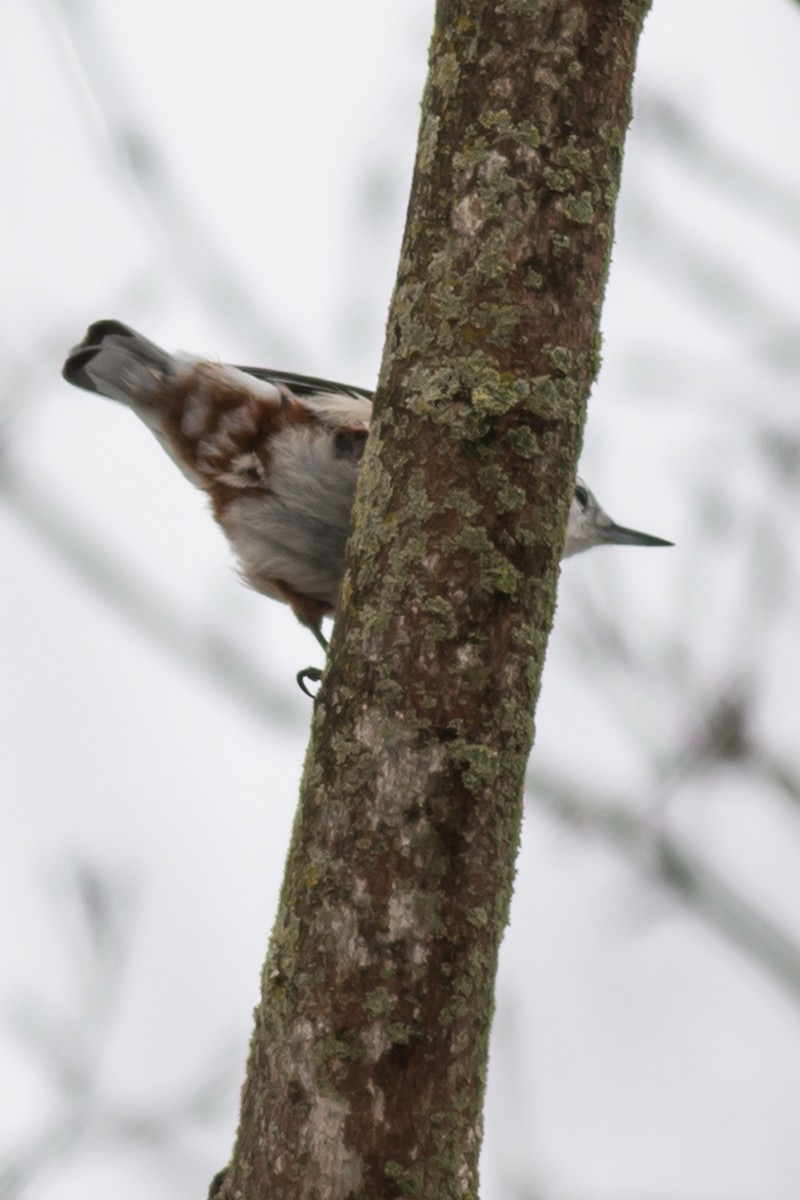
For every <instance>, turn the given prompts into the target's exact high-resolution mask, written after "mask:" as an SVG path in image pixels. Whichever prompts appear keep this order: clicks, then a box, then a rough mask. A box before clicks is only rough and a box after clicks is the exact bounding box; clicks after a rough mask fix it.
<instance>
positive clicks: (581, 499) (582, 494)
mask: <svg viewBox="0 0 800 1200" xmlns="http://www.w3.org/2000/svg"><path fill="white" fill-rule="evenodd" d="M575 499H576V500H577V501H578V504H580V506H581V508H582V510H583V511H584V512H586V505H587V504H588V503H589V493H588V491H587V490H586V488H585V487H584V486H583V484H582V483H576V484H575Z"/></svg>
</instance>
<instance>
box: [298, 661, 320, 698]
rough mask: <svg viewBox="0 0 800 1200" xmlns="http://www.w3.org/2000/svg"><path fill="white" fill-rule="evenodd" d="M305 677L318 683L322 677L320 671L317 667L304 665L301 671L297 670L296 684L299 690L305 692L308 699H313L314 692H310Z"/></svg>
mask: <svg viewBox="0 0 800 1200" xmlns="http://www.w3.org/2000/svg"><path fill="white" fill-rule="evenodd" d="M307 679H310V680H311V681H312V683H319V681H320V679H322V671H321V670H320V669H319V667H304V668H303V670H302V671H298V672H297V686H298V687H299V688H300V691H301V692H305V694H306V695H307V696H308V697H309V699H310V700H313V699H314V697H315V694H316V693H314V692H310V691H309V690H308V688H307V687H306V680H307Z"/></svg>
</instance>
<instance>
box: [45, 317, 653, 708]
mask: <svg viewBox="0 0 800 1200" xmlns="http://www.w3.org/2000/svg"><path fill="white" fill-rule="evenodd" d="M62 374H63V376H64V378H65V379H66V380H67V381H68V382H69V383H71V384H74V385H75V386H76V387H79V388H83V389H84V390H85V391H88V392H95V393H98V394H99V395H101V396H105V397H107V398H109V399H111V400H117V401H120V402H121V403H123V404H125V405H126V406H127V407H128V408H130V409H132V410H133V412H134V413H136V415H137V416H138V417H139V418H140V419H141V420H142V421H143V422H144V423H145V425H147V426H148V428H149V429H151V430H152V432H153V433H154V434H155V436H156V437H157V439H158V440H159V442H160V443H161V445H162V446H163V447H164V449H165V450H166V452H167V453H168V454H169V456H170V458H172V460H173V462H175V463H176V465H177V466H178V467H179V468H180V469H181V471H182V472H183V473H184V475H186V476H187V477H188V479H189V480H190V481H191V482H192V483H194V484H195V486H197V487H198V488H200V490H201V491H203V492H205V494H206V495H207V497H208V499H209V501H210V505H211V511H212V513H213V515H214V517H215V519H216V520H217V522H218V524H219V525H220V526H221V527H222V530H223V532H224V533H225V534H226V536H227V539H228V541H229V543H230V545H231V547H232V549H233V552H234V554H235V556H236V558H237V560H238V564H239V569H240V573H241V575H242V577H243V579H244V580H245V581H246V582H247V583H248V584H249V585H250V586H251V587H252V588H254V589H255V591H257V592H260V593H262V594H263V595H266V596H270V597H272V598H273V599H276V600H280V601H283V602H284V603H285V604H288V605H289V607H290V608H291V609H292V610H293V611H294V614H295V616H296V617H297V619H298V620H299V621H300V622H301V624H303V625H305V626H306V627H307V628H308V629H309V630H310V631H311V633H312V634H313V635H314V637H315V638H316V639H317V641H318V642H319V644H320V645H321V646H322V647H323V649H324V650H327V645H328V643H327V639H326V638H325V636H324V634H323V633H322V619H323V617H329V616H334V615H335V613H336V608H337V603H338V598H339V588H340V585H341V581H342V576H343V574H344V562H345V548H346V544H347V538H348V535H349V532H350V521H351V512H352V507H353V499H354V496H355V488H356V480H357V477H358V468H359V464H360V462H361V458H362V456H363V453H364V446H365V443H366V439H367V434H368V432H369V422H370V416H371V413H372V397H373V393H372V392H370V391H366V390H364V389H363V388H359V387H351V386H350V385H348V384H341V383H334V382H331V381H330V380H325V379H315V378H312V377H310V376H306V375H295V374H292V373H288V372H285V371H273V370H269V369H266V368H263V367H241V366H230V365H226V364H222V363H217V362H212V361H210V360H207V359H200V358H195V357H191V356H189V355H185V354H170V353H168V352H167V351H165V350H162V349H161V348H160V347H159V346H157V345H156V344H155V343H154V342H151V341H150V340H149V339H148V338H146V337H144V336H142V334H140V333H137V332H136V331H135V330H133V329H131V328H129V326H127V325H124V324H122V322H120V321H115V320H101V321H95V322H94V323H93V324H92V325H90V326H89V328H88V330H87V332H86V335H85V337H84V338H83V341H81V342H80V343H79V344H78V345H77V346H75V347H74V349H72V350H71V351H70V353H69V355H68V356H67V359H66V362H65V363H64V367H63V371H62ZM605 544H615V545H627V546H671V545H672V543H671V542H668V541H665V540H664V539H663V538H658V537H653V536H652V535H651V534H648V533H639V532H638V531H637V530H634V529H627V528H625V527H624V526H622V525H617V524H616V523H615V522H614V521H612V520H611V518H610V517H609V516H608V515H607V514H606V513H605V512H604V510H603V509H602V507H601V506H600V504H599V503H598V501H597V500H596V498H595V496H594V494H593V493H592V491H591V490H590V489H589V488H588V487H587V486H586V484H585V483H584V482H583V480H582V479H580V478H578V479H577V480H576V482H575V488H574V492H573V495H572V501H571V504H570V510H569V519H568V523H567V534H566V543H565V547H564V552H563V556H564V557H565V558H567V557H570V556H571V555H573V554H579V553H581V552H583V551H585V550H589V549H591V548H592V547H593V546H599V545H605ZM309 674H310V676H311V677H313V678H318V677H319V672H316V671H313V670H312V669H311V668H309V669H308V670H307V671H306V672H300V673H299V675H298V682H300V686H301V687H303V690H306V689H305V687H304V680H303V679H301V676H303V677H304V678H305V677H306V676H307V675H309Z"/></svg>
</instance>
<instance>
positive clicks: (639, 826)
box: [526, 771, 800, 1001]
mask: <svg viewBox="0 0 800 1200" xmlns="http://www.w3.org/2000/svg"><path fill="white" fill-rule="evenodd" d="M526 795H527V798H528V801H529V803H531V804H533V805H535V806H537V807H541V806H544V807H546V808H547V810H548V811H549V812H550V813H551V814H552V815H553V816H554V817H556V818H557V819H558V820H559V821H562V822H564V823H565V824H569V825H572V826H578V827H580V828H585V829H589V830H591V831H592V832H593V833H598V834H600V835H601V836H602V837H603V838H605V839H606V840H607V841H608V842H610V843H611V844H612V845H613V846H615V847H616V848H617V849H618V850H621V851H622V852H623V853H624V854H625V856H626V857H627V858H628V859H629V861H631V862H633V863H634V864H635V865H636V866H637V867H638V868H639V870H640V871H641V872H642V874H643V875H645V876H646V878H648V879H652V880H655V881H656V882H657V883H659V884H661V885H662V886H664V887H666V888H668V889H669V890H670V891H671V892H672V893H673V894H674V895H675V896H677V897H678V898H679V899H680V900H681V901H682V902H683V903H684V904H685V905H686V906H687V907H689V908H691V909H692V910H693V911H694V912H695V913H696V914H697V915H698V916H701V917H702V918H703V919H704V920H705V922H706V923H707V924H708V925H710V926H711V927H712V928H714V929H716V931H717V932H718V933H721V934H722V935H723V936H724V937H725V939H726V940H727V941H728V942H731V943H733V944H734V945H735V946H737V947H738V948H739V949H740V950H742V951H744V952H745V954H746V955H747V956H748V957H749V958H750V959H751V960H752V961H754V962H756V963H758V964H759V966H761V967H762V968H764V969H765V970H766V971H767V972H768V974H770V975H772V977H773V978H774V979H776V980H777V981H778V982H779V983H780V984H781V985H782V986H783V987H785V988H787V989H788V990H789V991H790V992H791V993H792V994H793V995H794V997H795V999H796V1000H798V1001H800V946H798V945H797V944H796V943H795V942H793V941H792V940H791V939H790V938H789V937H787V936H786V934H784V933H783V932H782V931H781V930H779V929H778V928H777V926H776V925H775V924H774V923H773V922H772V921H771V920H770V919H769V918H768V917H766V916H764V915H763V914H762V913H760V912H759V911H758V910H757V909H756V908H755V906H754V905H752V904H750V903H749V901H747V900H746V899H745V898H744V897H743V896H742V895H741V894H740V893H739V892H738V891H736V890H735V889H734V888H732V887H731V886H730V884H728V883H727V882H726V881H725V880H723V879H722V877H721V876H720V875H718V874H717V873H716V872H715V871H714V870H713V869H712V868H711V867H710V866H709V864H708V863H706V862H702V861H701V860H700V859H699V858H698V857H697V856H696V855H695V854H694V852H693V851H692V850H690V849H689V847H688V846H687V845H685V843H683V842H682V841H681V839H680V838H678V837H676V836H675V835H674V834H671V833H669V832H668V831H666V830H664V828H663V827H662V826H656V825H654V823H653V822H652V821H649V820H648V819H647V818H643V817H641V816H639V815H637V814H636V813H634V812H633V811H631V810H630V809H629V808H628V807H626V806H625V805H623V804H620V803H619V802H618V801H616V800H609V799H604V798H602V797H599V796H597V795H595V796H594V797H592V798H591V799H588V798H587V795H586V794H585V793H584V794H582V795H580V796H579V795H578V794H577V792H576V791H574V790H573V789H572V788H569V787H566V786H564V785H563V784H561V783H559V782H558V781H557V780H555V779H553V778H552V777H550V776H545V775H544V774H543V773H541V772H539V771H536V772H534V773H533V774H532V775H531V776H530V777H529V781H528V790H527V793H526Z"/></svg>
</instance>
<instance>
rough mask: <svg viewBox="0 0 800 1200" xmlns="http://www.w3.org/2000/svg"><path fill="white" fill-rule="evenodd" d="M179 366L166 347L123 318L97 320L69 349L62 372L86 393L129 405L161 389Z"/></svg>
mask: <svg viewBox="0 0 800 1200" xmlns="http://www.w3.org/2000/svg"><path fill="white" fill-rule="evenodd" d="M177 366H178V362H177V361H176V359H174V358H173V357H172V356H171V355H170V354H167V352H166V351H165V350H162V349H161V348H160V347H159V346H156V345H155V343H154V342H150V341H148V339H147V338H145V337H142V335H141V334H140V333H136V331H135V330H133V329H129V328H128V326H127V325H123V324H122V323H121V322H120V321H95V323H94V324H93V325H90V326H89V328H88V329H87V331H86V336H85V337H84V339H83V341H82V342H81V343H80V344H79V345H77V346H76V347H75V348H74V350H71V351H70V354H69V357H68V358H67V361H66V362H65V363H64V368H63V371H62V374H63V376H64V378H65V379H66V380H67V382H68V383H73V384H74V385H75V386H76V387H79V388H84V389H85V390H86V391H87V392H99V393H100V395H101V396H108V397H109V399H111V400H120V401H122V403H123V404H130V403H131V402H132V401H136V400H139V401H141V400H146V399H147V397H148V394H150V393H153V392H154V391H157V390H159V389H160V388H161V387H162V386H163V385H164V383H165V382H166V381H167V380H168V379H169V378H170V377H171V376H172V375H173V374H174V373H175V370H176V367H177Z"/></svg>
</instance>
